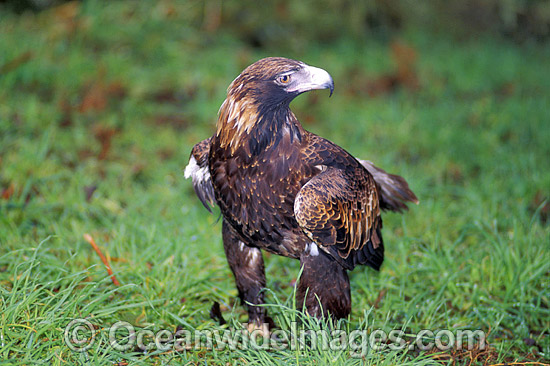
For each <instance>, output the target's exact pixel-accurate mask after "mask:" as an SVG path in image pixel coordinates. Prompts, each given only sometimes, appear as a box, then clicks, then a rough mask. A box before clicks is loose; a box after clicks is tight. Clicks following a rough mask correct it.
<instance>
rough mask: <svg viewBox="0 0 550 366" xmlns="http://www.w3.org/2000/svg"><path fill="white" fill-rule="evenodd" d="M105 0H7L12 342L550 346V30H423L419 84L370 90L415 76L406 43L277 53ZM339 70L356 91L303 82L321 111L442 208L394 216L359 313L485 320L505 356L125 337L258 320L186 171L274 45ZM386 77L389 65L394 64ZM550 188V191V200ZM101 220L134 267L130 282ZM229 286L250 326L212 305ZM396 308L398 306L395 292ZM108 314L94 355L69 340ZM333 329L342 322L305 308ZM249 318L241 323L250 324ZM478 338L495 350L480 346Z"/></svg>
mask: <svg viewBox="0 0 550 366" xmlns="http://www.w3.org/2000/svg"><path fill="white" fill-rule="evenodd" d="M164 5H165V3H162V2H159V3H158V4H156V5H154V6H150V5H148V4H146V3H140V4H139V5H138V4H136V3H132V2H116V3H110V4H109V5H108V6H102V5H99V4H97V3H95V2H86V3H83V4H78V5H75V4H73V3H71V4H69V5H67V6H65V7H64V8H61V9H54V10H50V11H46V12H43V13H40V14H24V15H21V16H15V15H12V14H10V13H7V12H0V50H2V52H0V193H1V194H2V195H1V198H0V360H2V361H3V363H7V364H9V363H13V364H48V365H62V364H77V363H88V364H117V362H119V364H131V365H141V364H143V365H149V364H155V365H156V364H158V365H163V364H189V363H191V364H194V363H196V364H219V365H226V364H243V363H245V364H263V365H272V364H280V365H286V364H311V365H313V364H316V365H318V364H327V363H329V362H331V363H335V364H342V365H348V364H349V365H352V364H371V365H390V364H410V365H422V364H434V363H436V362H438V363H442V364H451V363H453V362H455V363H458V364H460V363H464V364H468V363H469V362H472V363H473V364H491V363H492V364H497V363H504V362H513V361H516V362H518V363H527V362H543V363H548V362H549V360H550V337H549V332H550V320H549V319H550V310H549V306H550V290H549V289H550V260H549V259H550V258H549V256H550V255H549V252H550V226H549V225H548V197H550V188H549V187H550V171H549V170H548V163H549V162H550V160H549V156H550V144H549V142H550V120H549V119H548V112H547V108H548V105H549V103H550V75H549V74H548V72H546V70H545V69H544V65H545V64H547V60H548V59H549V58H550V47H549V45H548V44H524V45H514V44H510V43H505V42H503V41H500V40H495V39H486V38H479V39H475V40H466V41H460V42H458V41H456V40H452V39H450V38H446V37H445V36H438V35H430V34H429V33H427V32H421V31H415V30H409V31H406V32H404V33H403V34H402V35H401V42H403V43H405V44H406V45H408V47H412V48H413V49H414V51H415V53H416V64H415V66H414V72H415V75H416V77H417V78H418V80H419V85H420V87H419V88H418V89H414V88H413V89H408V88H406V87H401V88H398V89H397V90H396V91H388V90H382V92H380V93H375V94H376V95H371V94H369V92H368V90H366V89H365V85H368V84H369V83H371V82H372V81H373V80H379V79H380V78H382V76H381V75H388V74H391V73H393V72H394V71H393V70H395V68H396V63H397V64H399V62H400V61H399V58H397V59H396V58H395V57H392V55H391V52H390V50H389V48H388V45H387V44H385V43H380V42H377V41H375V40H372V41H369V42H367V43H366V44H365V43H360V42H358V41H351V40H339V41H335V42H333V43H330V44H324V45H320V44H311V45H309V46H308V47H306V48H301V49H292V48H290V49H288V50H259V49H254V48H250V47H249V46H247V45H246V44H245V43H243V42H241V41H239V40H238V39H237V38H235V37H233V36H231V35H223V36H222V35H219V36H216V37H214V36H212V35H208V34H206V33H204V32H202V31H201V30H200V29H199V28H198V27H196V26H194V25H193V24H192V23H191V22H190V20H189V18H188V15H187V14H188V11H189V9H191V10H192V9H193V7H196V6H197V4H196V3H180V4H179V5H173V7H172V8H170V9H171V10H170V9H168V10H167V8H166V7H165V6H164ZM275 54H279V55H284V56H288V57H292V58H297V59H301V60H304V61H306V62H308V63H310V64H312V65H316V66H320V67H323V68H325V69H327V70H328V71H329V72H330V73H331V74H332V76H333V77H334V79H335V83H336V91H335V95H334V96H333V97H332V98H331V99H328V98H327V97H326V95H325V94H323V93H312V94H310V95H305V96H302V97H300V98H299V99H298V100H296V101H295V102H294V103H293V109H294V111H295V113H296V114H297V115H298V117H299V118H300V119H301V120H302V121H303V122H304V126H305V127H306V129H309V130H311V131H313V132H315V133H317V134H320V135H322V136H325V137H328V138H330V139H331V140H332V141H334V142H336V143H338V144H339V145H341V146H343V147H345V148H346V149H347V150H349V151H350V152H352V153H353V154H354V155H356V156H358V157H361V158H368V159H369V160H372V161H374V162H376V163H377V164H378V165H379V166H381V167H383V168H384V169H387V170H388V171H390V172H394V173H398V174H400V175H403V176H404V177H406V178H407V180H408V181H409V182H410V184H411V187H412V188H413V190H414V191H415V192H416V193H417V195H418V197H419V198H420V201H421V203H420V205H419V206H415V207H413V208H412V209H411V210H410V211H409V212H407V213H406V214H405V215H403V216H401V215H397V214H391V213H390V214H385V215H384V238H385V242H386V243H387V244H386V247H387V250H386V253H387V255H386V261H385V263H384V266H383V268H382V270H381V272H380V273H377V272H375V271H372V270H370V269H367V268H360V269H357V270H355V271H354V272H352V273H351V282H352V298H353V313H352V315H351V317H350V319H349V322H347V323H345V322H344V324H342V326H343V327H348V328H349V329H350V330H353V329H364V330H369V331H371V332H372V331H373V330H375V329H384V330H392V329H397V330H399V329H404V330H405V331H406V332H407V333H414V332H418V331H419V330H422V329H429V330H432V331H436V330H439V329H450V330H459V329H481V330H483V331H484V332H486V333H487V334H488V336H487V341H488V343H489V345H490V348H489V350H488V351H486V352H479V353H475V352H473V353H472V352H470V353H460V352H459V351H458V350H450V351H447V352H444V353H442V354H440V355H434V354H433V352H430V351H428V352H416V351H414V352H413V351H410V352H409V351H406V350H400V351H392V350H390V349H388V348H386V349H384V350H381V351H374V350H369V351H368V352H367V353H366V354H365V355H364V357H363V358H353V357H351V354H350V351H349V350H344V351H326V352H322V351H319V350H316V349H312V348H307V347H306V348H305V349H299V350H290V349H285V350H280V351H276V350H270V351H265V350H253V349H250V350H235V351H231V350H228V349H224V350H213V351H209V350H205V349H198V350H195V349H192V350H182V351H181V352H160V351H154V350H152V351H148V352H143V351H140V350H135V349H130V350H127V351H117V350H116V349H112V348H109V347H108V344H107V343H106V342H105V339H106V338H105V337H106V333H107V328H108V327H109V326H110V325H111V324H114V323H115V322H117V321H127V322H129V323H131V324H132V325H134V326H135V327H137V328H138V329H147V330H154V331H157V330H159V329H171V330H175V328H176V326H178V325H179V326H182V327H183V328H182V329H187V330H190V331H191V330H192V331H194V330H197V329H198V330H215V329H218V330H220V329H222V330H223V329H230V328H231V327H238V324H239V323H240V322H243V321H245V320H246V315H245V312H244V310H243V309H242V307H240V306H239V305H238V303H237V302H236V295H237V293H236V289H235V287H234V284H233V279H232V277H231V273H230V271H229V268H228V266H227V264H226V262H225V258H224V254H223V249H222V244H221V235H220V230H221V227H220V223H219V222H218V221H217V216H216V215H209V214H208V213H207V212H206V210H204V208H202V206H201V204H200V203H199V201H198V200H197V199H196V198H195V196H194V192H193V190H192V187H191V184H190V182H188V181H185V180H184V179H183V173H182V169H183V168H184V167H185V165H186V163H187V160H188V156H189V152H190V149H191V147H192V146H193V144H194V143H196V142H198V141H200V140H202V139H204V138H206V137H208V136H209V135H210V134H212V132H213V128H214V124H215V119H216V112H217V109H218V107H219V105H220V104H221V102H222V101H223V99H224V94H225V89H226V87H227V85H228V84H229V83H230V81H231V80H233V78H234V77H235V76H236V75H237V74H238V73H239V72H240V71H241V70H242V69H243V68H244V67H245V66H247V65H248V64H250V63H251V62H253V61H255V60H256V59H258V58H260V57H263V56H267V55H275ZM380 80H381V79H380ZM545 200H546V201H545ZM85 233H89V234H90V235H91V236H92V237H93V238H94V239H95V240H96V241H97V243H98V244H99V246H100V247H101V248H102V249H103V251H104V253H105V254H106V255H107V256H108V257H109V258H110V261H111V264H112V267H113V270H114V271H115V274H116V276H117V278H118V280H119V281H120V282H121V283H122V285H121V286H118V287H117V286H114V285H113V284H112V282H111V280H110V278H109V276H108V275H107V272H106V270H105V268H104V267H103V265H102V264H101V261H100V260H99V257H98V256H97V255H96V253H95V252H94V251H93V250H92V248H91V246H90V245H89V244H88V243H87V242H86V241H85V240H84V239H83V235H84V234H85ZM266 271H267V276H268V288H269V289H270V290H269V292H268V299H269V305H268V306H269V307H270V312H271V313H272V314H274V316H275V320H276V322H277V324H278V325H279V326H281V327H282V328H283V329H288V327H289V324H290V322H291V321H292V320H296V319H300V317H301V315H300V314H299V313H297V312H296V311H295V308H294V306H293V297H292V293H293V291H292V289H293V286H292V284H293V283H294V281H295V279H296V276H297V275H298V272H299V263H298V262H297V261H293V260H290V259H286V258H280V257H276V256H270V255H267V256H266ZM215 301H217V302H219V303H220V304H221V308H222V311H223V313H224V317H225V318H226V319H228V320H229V325H224V326H219V325H218V324H217V322H215V321H214V320H212V319H211V318H210V315H209V312H210V308H211V306H212V304H213V302H215ZM375 305H376V306H375ZM75 318H86V319H88V320H89V321H90V322H91V323H92V324H93V326H94V327H95V330H94V332H95V334H96V335H97V338H98V339H101V340H102V341H101V342H100V341H97V342H95V344H94V345H93V347H92V348H91V349H90V350H88V351H87V352H74V351H72V350H71V349H70V348H69V347H68V345H67V344H66V343H65V342H64V329H65V326H66V325H67V324H68V323H69V322H70V321H71V320H72V319H75ZM301 321H302V322H303V323H305V324H306V326H307V327H309V328H311V329H314V330H319V329H322V328H323V327H324V326H325V325H323V324H318V323H316V322H315V321H314V320H312V319H307V318H306V319H301ZM228 327H230V328H228ZM476 356H477V357H476Z"/></svg>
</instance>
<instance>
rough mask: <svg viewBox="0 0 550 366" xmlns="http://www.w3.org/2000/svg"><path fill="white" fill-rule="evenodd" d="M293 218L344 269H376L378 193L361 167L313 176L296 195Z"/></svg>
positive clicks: (379, 242) (378, 255) (378, 262)
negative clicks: (365, 267)
mask: <svg viewBox="0 0 550 366" xmlns="http://www.w3.org/2000/svg"><path fill="white" fill-rule="evenodd" d="M294 215H295V217H296V220H297V221H298V224H299V225H300V227H301V228H302V230H303V231H304V232H305V233H306V235H307V236H308V237H309V238H310V239H311V240H312V241H313V242H314V243H315V244H316V245H318V246H319V247H320V248H321V249H322V250H324V251H325V252H327V253H329V254H330V255H331V256H332V257H333V258H334V259H336V260H337V261H338V262H340V263H341V264H342V265H343V266H344V267H345V268H347V269H353V267H354V266H355V265H357V264H367V265H370V266H371V267H373V268H375V269H379V268H380V265H381V264H382V261H383V259H384V247H383V244H382V236H381V235H380V229H381V227H382V220H381V218H380V204H379V198H378V191H377V189H376V183H375V181H374V179H373V177H372V175H370V174H369V173H368V172H367V171H366V170H365V169H364V168H363V167H362V166H359V165H358V166H356V167H354V168H349V169H347V170H343V169H337V168H327V169H326V170H325V171H323V172H321V173H319V174H318V175H316V176H315V177H314V178H312V179H311V180H310V181H309V182H307V183H306V184H305V185H304V186H303V187H302V188H301V190H300V191H299V192H298V195H297V196H296V199H295V201H294ZM312 245H313V244H312ZM315 250H316V248H315V249H314V250H313V251H312V250H311V249H310V255H315V254H316V253H315Z"/></svg>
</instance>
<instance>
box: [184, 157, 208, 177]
mask: <svg viewBox="0 0 550 366" xmlns="http://www.w3.org/2000/svg"><path fill="white" fill-rule="evenodd" d="M183 174H184V176H185V179H189V178H191V179H192V180H193V183H195V182H196V183H204V182H206V181H207V180H210V172H209V171H208V167H202V168H201V167H200V166H199V165H198V164H197V161H196V160H195V158H194V157H193V156H191V159H189V164H187V166H186V167H185V171H184V173H183Z"/></svg>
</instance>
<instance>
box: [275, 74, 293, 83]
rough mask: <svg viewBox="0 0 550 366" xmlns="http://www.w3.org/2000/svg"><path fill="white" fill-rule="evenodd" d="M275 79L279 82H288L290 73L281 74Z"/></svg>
mask: <svg viewBox="0 0 550 366" xmlns="http://www.w3.org/2000/svg"><path fill="white" fill-rule="evenodd" d="M277 81H278V82H279V83H281V84H288V82H289V81H290V75H283V76H279V77H278V78H277Z"/></svg>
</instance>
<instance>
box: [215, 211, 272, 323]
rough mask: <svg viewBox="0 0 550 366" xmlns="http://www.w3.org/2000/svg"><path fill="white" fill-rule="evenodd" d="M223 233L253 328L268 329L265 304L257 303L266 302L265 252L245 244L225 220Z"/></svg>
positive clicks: (226, 249)
mask: <svg viewBox="0 0 550 366" xmlns="http://www.w3.org/2000/svg"><path fill="white" fill-rule="evenodd" d="M222 236H223V248H224V250H225V256H226V257H227V262H229V267H230V268H231V271H232V272H233V275H234V276H235V282H236V284H237V289H238V290H239V298H240V299H241V302H242V303H243V304H245V305H246V306H247V307H248V325H249V329H261V330H266V329H264V328H266V327H267V326H266V325H264V323H265V322H266V310H265V307H263V306H257V305H263V304H264V292H263V289H264V288H265V271H264V259H263V257H262V252H261V250H260V249H258V248H254V247H249V246H247V245H246V244H244V243H243V242H242V241H241V240H240V239H239V237H238V236H237V234H236V233H235V231H234V230H233V229H232V228H231V227H230V226H229V224H227V223H226V222H225V220H224V222H223V226H222ZM250 304H251V305H250Z"/></svg>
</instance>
